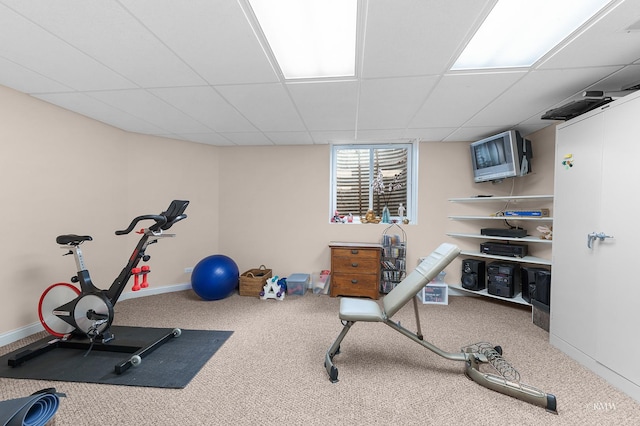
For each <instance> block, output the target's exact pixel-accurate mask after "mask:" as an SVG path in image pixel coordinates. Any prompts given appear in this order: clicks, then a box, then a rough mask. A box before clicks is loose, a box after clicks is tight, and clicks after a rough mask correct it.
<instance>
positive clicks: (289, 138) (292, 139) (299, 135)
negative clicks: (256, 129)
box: [265, 132, 313, 145]
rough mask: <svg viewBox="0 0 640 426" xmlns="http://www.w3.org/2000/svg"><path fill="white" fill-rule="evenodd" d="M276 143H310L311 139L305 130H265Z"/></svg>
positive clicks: (311, 142)
mask: <svg viewBox="0 0 640 426" xmlns="http://www.w3.org/2000/svg"><path fill="white" fill-rule="evenodd" d="M265 135H266V136H267V137H268V138H269V139H270V140H271V141H272V142H273V143H274V144H276V145H312V144H313V139H312V138H311V135H310V134H309V133H307V132H265Z"/></svg>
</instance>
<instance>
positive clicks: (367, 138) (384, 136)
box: [356, 129, 407, 143]
mask: <svg viewBox="0 0 640 426" xmlns="http://www.w3.org/2000/svg"><path fill="white" fill-rule="evenodd" d="M356 136H357V137H356V141H357V142H362V143H365V142H371V143H375V142H387V143H389V142H407V140H405V139H404V129H382V130H380V129H377V130H368V129H365V130H358V134H357V135H356Z"/></svg>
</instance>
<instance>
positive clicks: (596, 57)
mask: <svg viewBox="0 0 640 426" xmlns="http://www.w3.org/2000/svg"><path fill="white" fill-rule="evenodd" d="M638 18H640V7H639V5H638V2H637V1H621V2H617V4H616V5H615V7H614V8H613V9H612V10H611V11H610V12H609V13H607V14H606V15H605V16H603V17H602V18H601V19H600V20H598V21H597V22H595V23H594V24H593V25H592V26H591V27H590V28H589V29H588V30H587V31H584V32H582V33H581V34H580V35H579V36H578V37H576V38H575V39H574V40H572V41H571V43H569V44H568V45H566V46H564V47H563V48H562V49H560V50H559V51H558V52H557V53H555V54H554V55H552V56H550V57H549V58H548V59H547V60H545V61H544V62H543V63H542V64H541V65H540V66H539V67H538V68H539V69H558V68H576V67H602V66H607V65H624V64H629V63H632V62H634V61H637V60H638V59H640V51H639V50H638V46H640V31H628V30H626V28H627V27H628V26H629V25H632V24H634V23H635V22H636V21H638Z"/></svg>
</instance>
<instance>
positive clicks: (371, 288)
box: [329, 242, 382, 299]
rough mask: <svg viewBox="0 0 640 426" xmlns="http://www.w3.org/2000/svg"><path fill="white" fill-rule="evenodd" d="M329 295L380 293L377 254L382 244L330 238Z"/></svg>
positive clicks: (373, 296) (371, 296) (373, 295)
mask: <svg viewBox="0 0 640 426" xmlns="http://www.w3.org/2000/svg"><path fill="white" fill-rule="evenodd" d="M329 247H331V286H330V289H331V297H336V296H363V297H370V298H371V299H377V298H378V296H379V294H380V254H381V251H382V245H380V244H372V243H345V242H331V243H330V244H329Z"/></svg>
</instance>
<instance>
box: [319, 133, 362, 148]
mask: <svg viewBox="0 0 640 426" xmlns="http://www.w3.org/2000/svg"><path fill="white" fill-rule="evenodd" d="M310 134H311V137H312V138H313V143H315V144H318V145H325V144H330V143H353V142H355V134H354V132H353V131H318V132H310Z"/></svg>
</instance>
